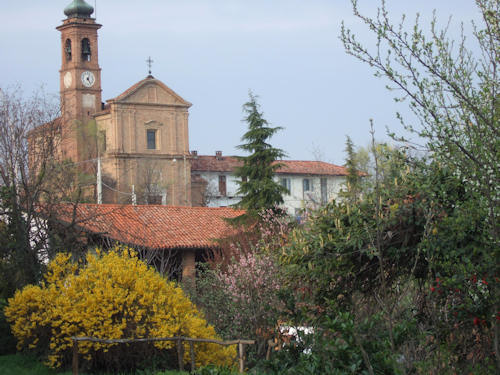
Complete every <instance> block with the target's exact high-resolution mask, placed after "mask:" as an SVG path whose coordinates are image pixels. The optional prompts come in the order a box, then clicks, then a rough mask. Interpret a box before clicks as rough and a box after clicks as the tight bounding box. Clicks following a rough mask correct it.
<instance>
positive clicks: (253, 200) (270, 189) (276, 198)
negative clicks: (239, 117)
mask: <svg viewBox="0 0 500 375" xmlns="http://www.w3.org/2000/svg"><path fill="white" fill-rule="evenodd" d="M249 96H250V100H249V101H248V102H247V103H245V104H244V105H243V111H244V112H245V113H246V117H245V118H244V121H246V122H247V123H248V131H247V132H246V133H245V134H244V135H243V136H242V137H241V140H242V142H244V143H243V144H241V145H239V146H237V147H238V148H239V149H240V150H243V151H246V152H248V153H249V155H248V156H242V157H239V159H240V161H242V162H243V164H242V165H241V166H240V167H238V168H237V169H236V171H235V175H236V177H239V178H240V181H239V182H238V184H239V188H238V192H237V193H238V195H241V196H242V197H243V198H242V199H241V201H240V202H239V203H238V206H239V207H241V208H244V209H246V210H247V212H248V214H247V215H249V216H252V215H255V214H256V213H258V212H259V211H260V210H262V209H264V208H274V207H276V206H277V205H279V204H281V203H283V197H282V194H283V193H286V192H288V190H287V189H286V188H285V187H284V186H281V185H280V184H279V183H278V182H276V181H275V180H274V179H273V176H274V173H275V171H276V170H277V169H278V168H279V167H280V164H279V163H276V161H277V160H279V159H282V158H283V157H285V156H286V153H285V152H284V151H283V150H281V149H279V148H275V147H273V146H272V145H271V144H269V143H268V140H269V139H270V138H271V137H272V136H273V135H274V134H275V133H276V132H277V131H279V130H281V129H283V128H282V127H279V126H277V127H271V126H269V123H268V122H267V121H266V120H265V119H264V118H263V117H262V115H263V114H262V112H260V111H259V107H260V106H259V104H258V103H257V97H256V96H255V95H253V94H252V93H251V92H250V93H249Z"/></svg>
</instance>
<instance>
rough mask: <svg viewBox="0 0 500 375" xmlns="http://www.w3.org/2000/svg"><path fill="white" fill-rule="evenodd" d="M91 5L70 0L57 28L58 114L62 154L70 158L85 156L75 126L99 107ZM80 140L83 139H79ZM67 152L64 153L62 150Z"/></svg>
mask: <svg viewBox="0 0 500 375" xmlns="http://www.w3.org/2000/svg"><path fill="white" fill-rule="evenodd" d="M93 12H94V8H93V7H92V6H90V5H89V4H87V3H86V2H85V1H84V0H73V2H72V3H71V4H69V5H68V6H67V7H66V8H65V9H64V14H65V15H66V16H67V18H66V19H65V20H63V24H62V25H60V26H58V27H57V30H59V31H60V32H61V52H62V63H61V70H60V71H59V73H60V96H61V112H62V113H61V115H62V119H63V122H64V125H65V128H67V129H72V131H69V132H68V133H69V134H67V135H68V136H69V137H64V138H65V139H64V140H63V143H66V147H64V146H63V154H66V155H65V156H66V157H69V158H71V159H73V160H75V159H80V158H81V157H84V156H83V154H82V152H83V149H82V148H83V147H84V144H82V143H85V141H84V140H82V139H81V138H82V137H81V135H80V134H79V132H78V127H80V126H82V125H85V124H87V123H88V122H89V121H90V120H92V119H93V115H94V114H95V113H96V112H98V111H100V110H101V91H102V90H101V68H100V67H99V60H98V45H97V30H99V29H100V28H101V25H99V24H97V23H96V22H95V19H94V18H91V15H92V13H93ZM82 141H83V142H82ZM65 151H66V152H65Z"/></svg>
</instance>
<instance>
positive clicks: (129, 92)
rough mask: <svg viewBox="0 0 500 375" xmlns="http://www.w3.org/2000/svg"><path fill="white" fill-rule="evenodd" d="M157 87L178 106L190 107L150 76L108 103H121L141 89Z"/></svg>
mask: <svg viewBox="0 0 500 375" xmlns="http://www.w3.org/2000/svg"><path fill="white" fill-rule="evenodd" d="M151 84H153V85H157V86H159V87H160V88H161V89H163V90H164V91H166V92H167V93H168V94H170V95H171V96H172V97H174V98H175V99H176V100H177V102H178V105H181V106H185V107H191V105H192V104H191V103H190V102H188V101H186V100H184V99H183V98H182V97H181V96H180V95H179V94H177V93H176V92H175V91H174V90H172V89H171V88H170V87H168V86H167V85H165V84H164V83H163V82H162V81H160V80H158V79H156V78H154V77H153V76H152V75H148V76H147V77H146V78H144V79H143V80H142V81H139V82H137V83H136V84H134V85H132V86H131V87H129V88H128V89H127V90H125V91H124V92H122V93H121V94H120V95H118V96H117V97H115V98H113V99H109V100H108V103H112V102H121V101H124V100H126V99H127V98H129V97H130V96H132V95H133V94H134V93H136V92H138V91H139V90H140V89H141V88H142V87H144V86H146V85H151Z"/></svg>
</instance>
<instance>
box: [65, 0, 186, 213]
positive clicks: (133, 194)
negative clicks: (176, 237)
mask: <svg viewBox="0 0 500 375" xmlns="http://www.w3.org/2000/svg"><path fill="white" fill-rule="evenodd" d="M93 11H94V10H93V8H92V7H91V6H90V5H88V4H87V3H85V1H83V0H74V1H73V2H72V3H71V4H70V5H69V6H68V7H66V9H65V10H64V13H65V15H66V16H67V18H66V19H65V20H64V21H63V24H62V25H60V26H58V27H57V30H59V31H60V33H61V55H62V63H61V69H60V97H61V125H62V132H61V133H62V136H61V139H62V140H61V145H60V157H61V158H62V159H70V160H72V161H73V162H75V163H77V165H79V166H81V167H80V168H81V169H82V170H83V171H85V172H87V173H89V174H94V175H98V176H99V177H98V181H97V182H96V185H97V186H96V192H95V193H94V195H96V197H95V198H96V199H99V201H100V202H102V203H129V204H130V203H134V202H137V203H149V204H151V203H156V204H160V203H162V204H168V205H177V206H191V172H190V159H191V156H190V153H189V137H188V117H189V112H188V111H189V107H190V106H191V103H189V102H187V101H186V100H184V99H183V98H181V97H180V96H179V95H178V94H176V93H175V92H174V91H173V90H172V89H170V88H169V87H167V86H166V85H165V84H164V83H162V82H161V81H159V80H157V79H155V78H154V77H153V76H152V75H151V74H150V75H148V76H147V77H146V78H145V79H144V80H142V81H140V82H138V83H136V84H135V85H133V86H132V87H130V88H129V89H128V90H126V91H125V92H124V93H122V94H120V95H118V96H117V97H115V98H113V99H111V100H108V101H107V102H106V104H104V103H102V99H101V93H102V82H101V68H100V66H99V54H98V51H99V48H98V30H99V29H100V27H101V25H99V24H98V23H96V22H95V19H93V18H92V13H93ZM97 195H99V197H97Z"/></svg>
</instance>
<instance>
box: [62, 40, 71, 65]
mask: <svg viewBox="0 0 500 375" xmlns="http://www.w3.org/2000/svg"><path fill="white" fill-rule="evenodd" d="M64 53H65V55H66V61H71V59H72V52H71V39H66V45H65V46H64Z"/></svg>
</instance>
